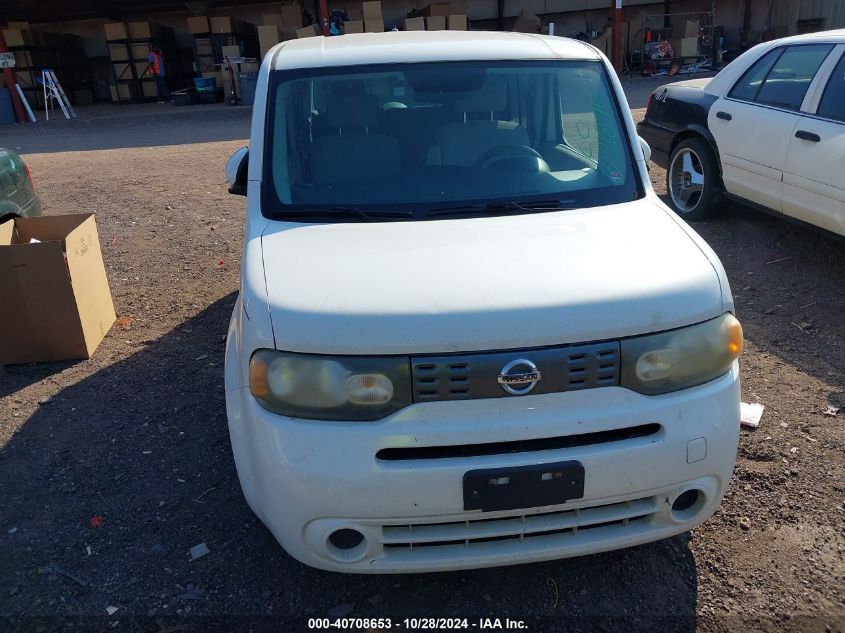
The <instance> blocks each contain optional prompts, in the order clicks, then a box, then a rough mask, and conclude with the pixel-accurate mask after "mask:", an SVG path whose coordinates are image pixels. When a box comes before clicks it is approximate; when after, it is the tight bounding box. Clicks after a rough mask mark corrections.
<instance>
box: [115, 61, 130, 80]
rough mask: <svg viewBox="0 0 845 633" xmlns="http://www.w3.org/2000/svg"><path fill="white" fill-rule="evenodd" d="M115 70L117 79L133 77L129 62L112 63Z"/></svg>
mask: <svg viewBox="0 0 845 633" xmlns="http://www.w3.org/2000/svg"><path fill="white" fill-rule="evenodd" d="M111 67H112V70H114V78H115V79H132V71H131V70H129V62H115V63H113V64H112V65H111Z"/></svg>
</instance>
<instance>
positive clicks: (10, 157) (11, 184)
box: [0, 147, 41, 222]
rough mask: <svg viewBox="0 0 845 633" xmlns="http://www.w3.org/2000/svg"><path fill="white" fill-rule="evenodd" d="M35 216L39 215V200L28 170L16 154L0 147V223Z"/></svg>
mask: <svg viewBox="0 0 845 633" xmlns="http://www.w3.org/2000/svg"><path fill="white" fill-rule="evenodd" d="M36 215H41V198H39V197H38V196H37V195H35V187H33V185H32V176H30V174H29V168H28V167H27V166H26V164H24V162H23V160H21V157H20V156H18V155H17V153H15V152H13V151H12V150H10V149H3V148H2V147H0V222H5V221H6V220H9V219H11V218H14V217H27V218H28V217H33V216H36Z"/></svg>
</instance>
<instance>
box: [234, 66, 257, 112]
mask: <svg viewBox="0 0 845 633" xmlns="http://www.w3.org/2000/svg"><path fill="white" fill-rule="evenodd" d="M257 86H258V73H257V72H251V73H238V96H239V97H240V98H241V104H242V105H246V106H251V105H252V104H253V102H254V101H255V88H256V87H257Z"/></svg>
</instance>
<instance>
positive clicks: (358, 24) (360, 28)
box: [343, 20, 364, 35]
mask: <svg viewBox="0 0 845 633" xmlns="http://www.w3.org/2000/svg"><path fill="white" fill-rule="evenodd" d="M363 32H364V20H347V21H346V22H344V23H343V34H344V35H347V34H349V33H363Z"/></svg>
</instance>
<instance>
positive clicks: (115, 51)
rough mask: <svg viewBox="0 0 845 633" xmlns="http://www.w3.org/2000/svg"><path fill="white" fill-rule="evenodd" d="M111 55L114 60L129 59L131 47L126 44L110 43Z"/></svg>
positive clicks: (122, 60)
mask: <svg viewBox="0 0 845 633" xmlns="http://www.w3.org/2000/svg"><path fill="white" fill-rule="evenodd" d="M109 57H111V60H112V61H113V62H125V61H129V49H128V48H126V44H109Z"/></svg>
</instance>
